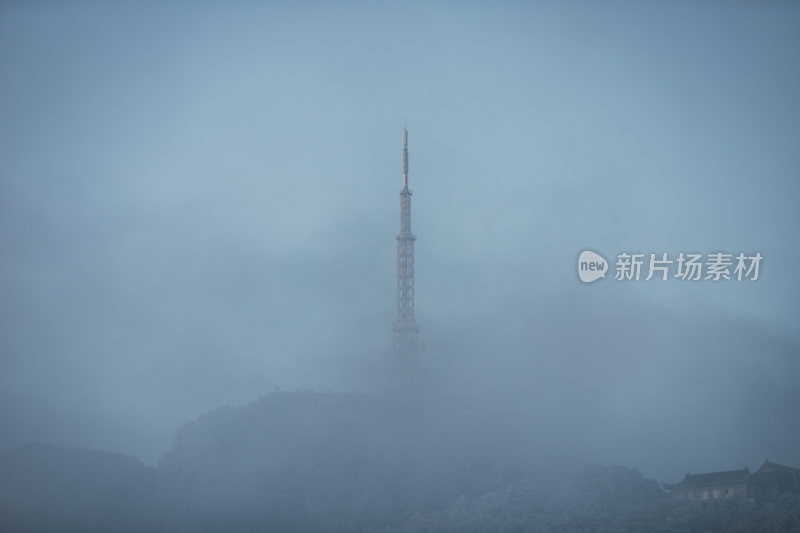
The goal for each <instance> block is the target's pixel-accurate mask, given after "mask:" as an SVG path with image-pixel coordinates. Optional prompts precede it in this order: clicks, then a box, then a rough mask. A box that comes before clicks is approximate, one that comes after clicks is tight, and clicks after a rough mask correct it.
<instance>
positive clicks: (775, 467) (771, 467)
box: [755, 459, 800, 474]
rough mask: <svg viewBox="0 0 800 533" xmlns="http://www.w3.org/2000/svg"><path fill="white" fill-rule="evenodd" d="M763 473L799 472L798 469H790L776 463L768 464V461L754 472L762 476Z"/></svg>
mask: <svg viewBox="0 0 800 533" xmlns="http://www.w3.org/2000/svg"><path fill="white" fill-rule="evenodd" d="M764 472H800V469H797V468H792V467H791V466H786V465H779V464H778V463H773V462H770V460H769V459H767V460H765V461H764V464H763V465H761V467H760V468H759V469H758V470H756V472H755V473H756V474H763V473H764Z"/></svg>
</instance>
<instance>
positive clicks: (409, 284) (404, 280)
mask: <svg viewBox="0 0 800 533" xmlns="http://www.w3.org/2000/svg"><path fill="white" fill-rule="evenodd" d="M411 194H412V193H411V190H409V188H408V131H407V130H406V129H405V128H404V129H403V188H402V190H401V191H400V233H399V234H398V235H397V318H396V319H395V321H394V325H393V327H392V330H393V332H394V368H395V373H396V377H397V378H398V381H399V382H400V384H401V386H402V385H405V384H407V383H408V382H409V381H413V380H415V379H414V378H415V375H416V372H417V366H418V364H419V352H420V351H421V350H422V344H421V343H420V341H419V327H418V326H417V322H416V320H415V319H414V241H415V240H416V237H415V236H414V234H413V233H411Z"/></svg>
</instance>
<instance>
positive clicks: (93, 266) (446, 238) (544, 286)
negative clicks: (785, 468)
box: [0, 2, 800, 482]
mask: <svg viewBox="0 0 800 533" xmlns="http://www.w3.org/2000/svg"><path fill="white" fill-rule="evenodd" d="M799 50H800V8H799V7H798V6H796V5H792V4H788V3H778V2H775V3H767V4H766V5H758V6H756V5H747V4H730V3H726V4H722V3H714V2H705V3H701V4H694V5H693V4H688V3H680V4H678V5H674V4H667V3H664V4H661V5H646V6H645V5H634V4H632V3H611V4H604V6H603V7H602V8H601V7H599V6H593V5H590V4H588V3H587V4H584V3H579V2H576V3H567V4H566V5H561V4H556V3H542V4H537V5H535V6H532V7H525V6H523V5H513V4H511V5H504V6H500V7H491V8H490V7H480V6H478V5H472V4H470V5H467V6H461V7H455V6H453V5H449V4H438V5H429V6H423V5H421V4H418V3H410V4H407V5H406V4H402V3H395V4H393V5H392V6H383V7H378V6H366V5H360V4H349V5H345V6H341V7H338V8H333V7H326V6H322V5H317V4H306V5H304V6H297V7H293V6H290V5H288V4H276V5H265V6H257V5H254V4H250V3H238V4H235V5H233V6H228V5H226V6H222V5H221V4H220V5H214V4H213V3H199V4H195V3H185V4H182V3H174V4H172V5H170V6H159V5H155V4H146V5H144V6H136V5H133V4H130V5H125V4H117V5H101V4H96V3H72V4H69V5H60V4H51V3H45V4H39V5H23V4H22V3H4V4H3V5H2V6H0V80H1V82H0V117H2V120H1V121H0V451H9V450H13V449H16V448H18V447H19V446H21V445H23V444H25V443H28V442H47V443H53V444H57V445H62V446H68V447H77V448H89V449H98V450H106V451H111V452H121V453H124V454H128V455H132V456H135V457H137V458H139V459H140V460H141V461H143V462H144V463H145V464H147V465H156V464H158V462H159V460H160V459H161V458H162V457H163V456H164V454H165V453H166V452H167V451H168V450H169V449H170V446H171V443H172V442H173V435H174V434H175V431H176V430H177V429H178V428H179V427H181V426H182V425H183V424H185V423H187V422H190V421H192V420H194V419H196V418H197V417H198V416H200V415H201V414H203V413H206V412H208V411H211V410H214V409H216V408H218V407H220V406H223V405H230V406H242V405H246V404H248V403H249V402H252V401H254V400H256V399H257V398H259V397H261V396H264V395H266V394H268V393H272V392H274V391H289V392H291V391H305V390H313V391H333V392H337V393H356V394H364V395H367V396H368V397H372V398H376V399H380V398H384V397H385V396H386V392H387V390H388V386H389V385H388V384H389V382H390V374H389V369H390V364H389V363H390V357H391V324H392V320H393V319H394V313H395V298H396V293H395V291H396V287H395V271H394V269H395V240H394V236H395V234H396V233H397V231H398V227H399V217H398V214H399V213H398V190H399V188H400V187H401V154H402V137H401V131H402V128H403V127H404V126H407V127H408V131H409V150H410V160H411V161H410V178H409V181H410V186H411V188H412V189H413V190H414V196H413V200H412V217H413V218H412V229H413V231H414V233H415V234H416V235H417V238H418V240H417V242H416V311H417V321H418V323H419V324H420V327H421V337H422V339H423V340H424V342H425V345H426V349H425V351H424V353H423V369H424V373H425V382H426V392H425V397H426V398H427V400H426V401H430V402H433V403H434V404H435V405H437V406H440V407H441V406H446V407H442V412H443V413H447V415H442V416H443V419H449V418H450V417H452V419H459V417H461V416H463V417H465V418H464V419H465V420H469V422H468V423H466V422H465V424H473V423H474V424H476V425H475V426H474V427H475V435H474V436H473V438H475V439H480V438H484V437H486V438H489V437H491V439H492V440H493V442H495V443H500V444H507V445H508V446H509V447H511V448H514V449H516V450H520V449H523V448H524V449H530V454H531V457H536V456H541V457H545V456H546V457H548V458H550V459H553V460H556V459H560V460H562V461H563V462H565V463H571V462H576V463H577V462H585V463H590V464H595V463H596V464H617V465H624V466H629V467H638V468H639V469H640V470H641V472H642V473H643V474H644V475H645V476H647V477H651V478H655V479H658V480H659V481H665V482H675V481H678V480H680V479H681V478H682V476H683V474H684V473H685V472H687V471H692V472H700V471H713V470H729V469H735V468H742V467H743V466H745V465H749V466H750V467H751V468H753V467H756V466H758V464H759V463H760V462H762V461H763V460H764V458H765V457H769V458H770V459H774V460H776V461H779V462H781V463H784V464H788V465H794V466H800V448H798V447H797V445H796V443H797V440H798V438H800V418H798V417H797V405H800V387H798V381H797V376H798V375H799V374H798V372H800V358H799V357H798V355H800V350H799V349H798V348H799V347H800V339H798V330H797V324H798V321H799V320H800V306H798V301H800V300H798V298H800V290H799V288H798V283H797V281H796V276H797V273H796V270H797V267H796V265H797V264H798V262H800V252H799V251H798V248H797V246H796V235H797V231H798V229H800V210H798V209H797V205H796V202H797V198H798V197H800V186H798V179H797V177H798V175H800V106H798V96H797V95H798V94H800V61H798V51H799ZM584 249H592V250H597V251H599V252H601V253H602V254H603V255H604V256H605V257H606V258H607V259H609V260H610V261H612V262H613V260H614V258H615V257H616V254H617V253H620V252H625V251H628V252H629V251H637V252H642V253H647V254H649V253H651V252H652V253H661V252H669V253H670V254H671V255H675V254H677V253H679V252H682V251H683V252H687V251H696V252H702V253H711V252H717V251H726V252H728V253H734V254H736V253H738V252H746V253H754V252H756V251H758V252H760V253H761V254H762V255H763V256H764V261H763V264H762V269H761V275H760V278H759V279H758V281H755V282H753V281H748V280H745V281H742V282H737V281H724V282H718V283H715V282H712V281H699V282H682V281H680V280H675V279H671V280H669V281H665V282H662V281H658V280H652V281H638V282H633V281H631V282H624V281H616V280H614V279H613V276H612V275H608V276H607V279H605V280H603V281H600V282H597V283H594V284H591V285H584V284H582V283H581V282H580V281H579V280H578V278H577V275H576V258H577V255H578V253H579V252H580V251H581V250H584ZM609 274H611V273H609ZM477 421H482V422H477ZM484 422H485V423H486V425H485V426H482V425H481V423H484ZM441 423H442V421H441V420H440V421H439V422H438V423H437V424H435V425H436V426H437V427H438V426H439V425H440V424H441ZM498 428H503V429H498ZM509 428H515V431H517V430H518V432H513V431H511V430H509ZM495 431H496V432H495ZM489 434H491V435H489ZM528 446H530V448H528ZM493 449H495V448H493ZM497 453H501V452H497Z"/></svg>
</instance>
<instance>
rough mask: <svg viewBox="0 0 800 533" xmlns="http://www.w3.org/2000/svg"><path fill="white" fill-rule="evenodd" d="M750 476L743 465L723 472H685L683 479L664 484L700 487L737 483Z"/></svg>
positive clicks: (676, 486) (679, 486) (675, 486)
mask: <svg viewBox="0 0 800 533" xmlns="http://www.w3.org/2000/svg"><path fill="white" fill-rule="evenodd" d="M749 476H750V469H749V468H747V467H744V468H743V469H742V470H726V471H724V472H710V473H707V474H686V477H685V478H683V481H681V482H680V483H676V484H674V485H665V487H667V488H688V487H702V486H708V485H720V484H723V483H737V482H739V481H744V480H746V479H747V478H748V477H749Z"/></svg>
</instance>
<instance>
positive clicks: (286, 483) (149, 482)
mask: <svg viewBox="0 0 800 533" xmlns="http://www.w3.org/2000/svg"><path fill="white" fill-rule="evenodd" d="M476 422H477V421H476V420H475V419H473V418H471V417H470V416H469V415H466V414H464V413H461V414H459V415H456V414H455V413H453V412H451V411H449V410H448V409H446V408H439V409H432V408H431V407H430V406H424V408H423V406H419V405H402V406H400V405H398V404H396V403H389V402H384V401H380V400H376V399H374V398H371V397H366V396H356V395H344V394H315V393H274V394H271V395H269V396H266V397H264V398H262V399H260V400H258V401H256V402H253V403H251V404H249V405H247V406H243V407H240V408H235V409H234V408H223V409H219V410H216V411H214V412H212V413H209V414H207V415H205V416H203V417H201V418H200V419H198V420H197V421H195V422H191V423H189V424H186V425H185V426H183V427H182V428H180V429H179V430H178V432H177V433H176V435H175V439H174V443H173V446H172V448H171V449H170V450H169V451H168V452H167V453H166V454H165V456H164V457H163V459H162V460H161V462H160V464H159V466H158V468H149V467H146V466H144V465H143V464H141V463H140V462H139V461H137V460H136V459H133V458H131V457H127V456H123V455H119V454H109V453H105V452H96V451H83V450H69V449H63V448H57V447H53V446H46V445H29V446H25V447H23V448H21V449H18V450H16V451H13V452H8V453H6V454H3V455H2V456H0V529H2V531H159V530H162V531H164V530H166V531H383V532H406V531H408V532H411V531H430V532H434V531H481V532H483V531H531V532H615V533H617V532H640V531H641V532H644V531H653V532H665V533H666V532H672V533H679V532H686V533H689V532H698V533H699V532H716V531H719V532H792V531H796V532H800V497H798V496H796V495H785V496H783V497H781V498H779V499H778V500H777V501H774V502H766V503H760V504H757V503H753V502H748V501H727V502H720V503H716V504H707V505H702V504H694V505H692V504H687V503H679V502H677V501H674V500H672V499H670V498H669V496H668V495H667V494H666V493H665V492H664V491H663V490H662V489H661V488H660V487H659V485H658V483H657V482H655V481H653V480H648V479H644V478H643V477H642V475H641V474H640V473H639V471H638V470H636V469H630V468H625V467H617V466H586V465H582V466H578V465H575V464H572V463H570V462H569V461H564V462H560V463H556V462H554V461H553V459H552V458H548V457H543V456H541V454H539V453H537V451H536V450H534V449H529V448H527V447H526V446H521V448H523V449H515V447H514V446H513V445H511V446H509V443H513V442H515V438H514V433H513V426H508V427H506V429H505V430H503V429H502V425H497V426H492V427H489V428H487V427H484V426H476V425H475V423H476Z"/></svg>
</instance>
